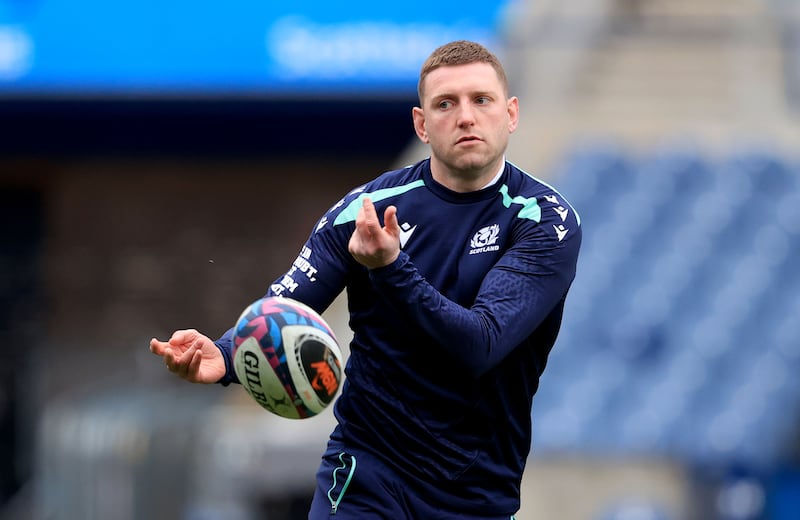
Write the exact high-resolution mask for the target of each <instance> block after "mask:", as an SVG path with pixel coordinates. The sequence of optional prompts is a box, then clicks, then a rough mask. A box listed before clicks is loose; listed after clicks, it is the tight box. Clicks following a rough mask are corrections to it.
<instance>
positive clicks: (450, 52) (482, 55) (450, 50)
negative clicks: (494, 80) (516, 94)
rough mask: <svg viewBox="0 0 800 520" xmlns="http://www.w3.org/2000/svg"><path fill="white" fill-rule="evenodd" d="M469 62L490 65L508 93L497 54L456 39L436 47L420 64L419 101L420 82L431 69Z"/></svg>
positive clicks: (506, 79) (503, 72) (475, 44)
mask: <svg viewBox="0 0 800 520" xmlns="http://www.w3.org/2000/svg"><path fill="white" fill-rule="evenodd" d="M470 63H488V64H489V65H491V66H492V68H494V70H495V72H496V73H497V77H498V78H499V79H500V83H501V84H502V85H503V90H504V91H505V93H506V95H508V78H507V77H506V71H505V70H504V69H503V64H502V63H500V60H499V59H498V58H497V56H495V55H494V54H492V53H491V52H489V50H488V49H487V48H486V47H484V46H483V45H481V44H480V43H475V42H471V41H467V40H458V41H454V42H450V43H446V44H444V45H442V46H440V47H438V48H437V49H436V50H434V51H433V52H432V53H431V55H430V56H428V59H427V60H425V63H423V64H422V69H421V70H420V72H419V83H418V84H417V95H418V96H419V101H420V103H422V94H423V89H422V84H423V82H424V81H425V78H426V77H427V76H428V74H430V72H431V71H433V70H436V69H438V68H439V67H446V66H452V65H469V64H470Z"/></svg>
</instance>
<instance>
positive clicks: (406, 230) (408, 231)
mask: <svg viewBox="0 0 800 520" xmlns="http://www.w3.org/2000/svg"><path fill="white" fill-rule="evenodd" d="M416 229H417V226H416V225H415V226H414V227H411V224H409V223H408V222H403V223H402V224H400V248H401V249H405V247H406V242H408V239H409V238H411V235H413V234H414V231H415V230H416Z"/></svg>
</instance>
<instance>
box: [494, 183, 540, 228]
mask: <svg viewBox="0 0 800 520" xmlns="http://www.w3.org/2000/svg"><path fill="white" fill-rule="evenodd" d="M500 193H501V194H502V195H503V205H504V206H505V207H507V208H510V207H511V205H512V204H521V205H522V209H520V210H519V212H518V213H517V218H526V219H528V220H533V221H535V222H539V221H541V220H542V208H541V207H539V202H538V201H537V200H536V197H531V198H527V197H521V196H519V195H518V196H516V197H512V196H510V195H509V194H508V186H506V185H505V184H503V185H502V186H500Z"/></svg>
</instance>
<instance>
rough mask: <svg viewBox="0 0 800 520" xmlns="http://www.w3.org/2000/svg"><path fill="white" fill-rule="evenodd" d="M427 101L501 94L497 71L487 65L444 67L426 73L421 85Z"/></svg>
mask: <svg viewBox="0 0 800 520" xmlns="http://www.w3.org/2000/svg"><path fill="white" fill-rule="evenodd" d="M423 89H424V94H425V97H426V98H428V99H431V98H435V97H440V96H446V95H455V94H463V93H470V92H494V93H497V94H498V95H501V94H502V93H503V85H502V84H501V82H500V78H499V77H498V76H497V71H495V70H494V67H492V66H491V65H489V64H488V63H482V62H477V63H469V64H467V65H445V66H442V67H439V68H437V69H434V70H432V71H431V72H429V73H428V75H427V77H426V78H425V80H424V83H423Z"/></svg>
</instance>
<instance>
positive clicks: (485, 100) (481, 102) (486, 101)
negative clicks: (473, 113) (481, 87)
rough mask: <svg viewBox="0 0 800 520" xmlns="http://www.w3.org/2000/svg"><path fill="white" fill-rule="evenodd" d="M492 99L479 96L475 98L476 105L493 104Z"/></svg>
mask: <svg viewBox="0 0 800 520" xmlns="http://www.w3.org/2000/svg"><path fill="white" fill-rule="evenodd" d="M491 101H492V99H491V98H490V97H489V96H478V97H477V98H475V103H477V104H478V105H488V104H489V103H491Z"/></svg>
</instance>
